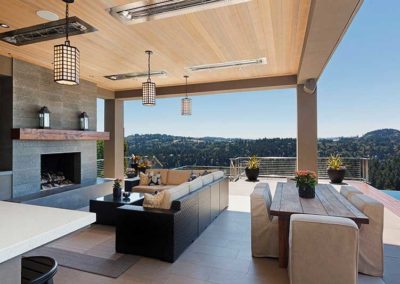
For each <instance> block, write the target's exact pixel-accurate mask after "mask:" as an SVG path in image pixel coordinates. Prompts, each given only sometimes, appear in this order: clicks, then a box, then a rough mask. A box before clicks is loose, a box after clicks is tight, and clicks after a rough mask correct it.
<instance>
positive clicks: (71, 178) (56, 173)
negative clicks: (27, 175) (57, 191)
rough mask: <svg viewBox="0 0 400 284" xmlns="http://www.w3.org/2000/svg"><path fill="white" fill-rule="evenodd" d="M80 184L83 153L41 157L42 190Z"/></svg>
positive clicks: (44, 155)
mask: <svg viewBox="0 0 400 284" xmlns="http://www.w3.org/2000/svg"><path fill="white" fill-rule="evenodd" d="M80 183H81V153H61V154H43V155H41V182H40V189H41V190H47V189H53V188H60V187H65V186H70V185H74V184H80Z"/></svg>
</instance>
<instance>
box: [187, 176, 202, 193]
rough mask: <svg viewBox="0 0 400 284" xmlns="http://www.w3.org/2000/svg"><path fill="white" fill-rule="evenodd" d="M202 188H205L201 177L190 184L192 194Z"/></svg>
mask: <svg viewBox="0 0 400 284" xmlns="http://www.w3.org/2000/svg"><path fill="white" fill-rule="evenodd" d="M202 186H203V180H202V178H201V177H198V178H196V179H194V180H192V181H191V182H189V191H190V192H192V191H195V190H198V189H199V188H201V187H202Z"/></svg>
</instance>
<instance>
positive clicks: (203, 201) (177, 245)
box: [116, 177, 229, 262]
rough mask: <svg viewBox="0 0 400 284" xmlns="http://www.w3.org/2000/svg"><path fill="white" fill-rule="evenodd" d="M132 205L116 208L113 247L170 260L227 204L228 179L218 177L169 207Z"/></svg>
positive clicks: (118, 250) (130, 252) (128, 252)
mask: <svg viewBox="0 0 400 284" xmlns="http://www.w3.org/2000/svg"><path fill="white" fill-rule="evenodd" d="M142 203H143V199H142V200H139V201H137V202H135V203H134V205H125V206H122V207H119V208H118V209H117V222H116V251H117V252H119V253H127V254H135V255H141V256H146V257H152V258H158V259H161V260H164V261H168V262H174V261H175V260H176V259H177V258H178V257H179V255H180V254H182V253H183V251H184V250H185V249H186V248H187V247H188V246H189V245H190V244H191V243H192V242H193V241H194V240H195V239H196V238H197V237H198V236H199V235H200V234H201V233H202V232H203V231H204V230H205V229H206V228H207V226H208V225H209V224H211V223H212V222H213V220H214V219H215V218H216V217H217V216H218V215H219V214H220V213H221V212H222V211H223V210H225V209H226V208H227V207H228V203H229V180H228V178H226V177H222V178H219V179H217V180H215V181H213V182H212V183H210V184H206V185H204V186H203V187H201V188H199V189H197V190H195V191H193V192H190V193H189V194H186V195H184V196H183V197H181V198H179V199H176V200H174V201H172V204H171V208H170V209H154V208H144V207H142V206H141V205H142Z"/></svg>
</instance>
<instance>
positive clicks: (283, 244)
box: [278, 216, 290, 268]
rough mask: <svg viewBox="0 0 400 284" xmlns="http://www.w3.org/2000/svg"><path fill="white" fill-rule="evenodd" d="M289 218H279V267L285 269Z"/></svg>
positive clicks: (287, 254) (287, 253) (287, 256)
mask: <svg viewBox="0 0 400 284" xmlns="http://www.w3.org/2000/svg"><path fill="white" fill-rule="evenodd" d="M289 224H290V217H289V216H279V219H278V225H279V267H281V268H286V267H287V266H288V258H289Z"/></svg>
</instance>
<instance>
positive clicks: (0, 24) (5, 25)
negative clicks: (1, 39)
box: [0, 23, 10, 29]
mask: <svg viewBox="0 0 400 284" xmlns="http://www.w3.org/2000/svg"><path fill="white" fill-rule="evenodd" d="M0 27H2V28H4V29H8V28H9V27H10V26H9V25H7V24H5V23H0Z"/></svg>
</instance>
